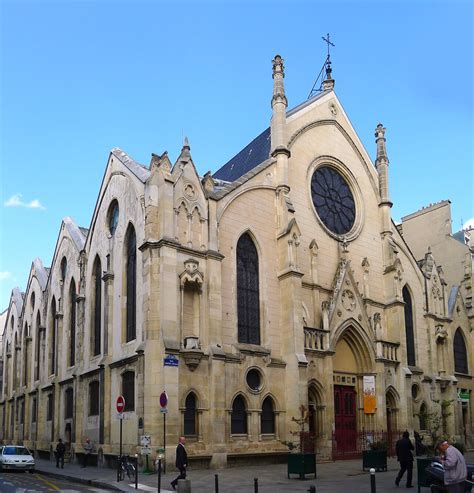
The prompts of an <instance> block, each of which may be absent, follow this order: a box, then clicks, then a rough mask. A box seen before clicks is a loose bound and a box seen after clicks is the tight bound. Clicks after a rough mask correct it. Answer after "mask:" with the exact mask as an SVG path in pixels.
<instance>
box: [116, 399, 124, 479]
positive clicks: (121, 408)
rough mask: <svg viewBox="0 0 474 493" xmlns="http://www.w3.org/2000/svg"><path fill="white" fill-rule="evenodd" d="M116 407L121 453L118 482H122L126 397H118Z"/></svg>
mask: <svg viewBox="0 0 474 493" xmlns="http://www.w3.org/2000/svg"><path fill="white" fill-rule="evenodd" d="M115 407H116V409H117V413H118V415H117V417H118V419H119V420H120V449H119V450H120V453H119V460H118V469H117V481H120V478H121V474H120V468H121V467H122V422H123V412H124V410H125V397H124V396H123V395H119V396H118V397H117V402H116V404H115Z"/></svg>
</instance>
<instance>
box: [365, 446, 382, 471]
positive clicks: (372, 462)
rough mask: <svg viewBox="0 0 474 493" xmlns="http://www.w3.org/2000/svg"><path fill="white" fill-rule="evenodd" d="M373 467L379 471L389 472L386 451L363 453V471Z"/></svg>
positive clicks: (366, 451)
mask: <svg viewBox="0 0 474 493" xmlns="http://www.w3.org/2000/svg"><path fill="white" fill-rule="evenodd" d="M371 467H373V468H374V469H375V470H377V471H386V470H387V451H386V450H364V451H363V452H362V469H363V470H364V471H365V470H366V469H370V468H371Z"/></svg>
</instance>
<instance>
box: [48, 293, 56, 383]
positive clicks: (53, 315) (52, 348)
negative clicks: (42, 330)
mask: <svg viewBox="0 0 474 493" xmlns="http://www.w3.org/2000/svg"><path fill="white" fill-rule="evenodd" d="M50 331H51V332H50V345H49V346H50V347H49V351H50V360H49V364H50V367H49V373H50V375H55V374H56V337H57V320H56V299H55V298H54V297H53V299H52V301H51V325H50Z"/></svg>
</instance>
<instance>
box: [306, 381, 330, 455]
mask: <svg viewBox="0 0 474 493" xmlns="http://www.w3.org/2000/svg"><path fill="white" fill-rule="evenodd" d="M323 396H324V389H323V387H322V385H321V383H320V382H318V381H317V380H311V381H310V382H309V385H308V415H309V416H308V430H309V433H310V435H311V437H312V439H313V442H314V446H315V449H316V450H318V451H320V450H321V446H322V445H323V444H322V443H321V442H322V441H323V439H324V437H325V431H324V413H325V409H326V406H325V404H324V399H323Z"/></svg>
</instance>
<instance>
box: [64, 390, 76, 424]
mask: <svg viewBox="0 0 474 493" xmlns="http://www.w3.org/2000/svg"><path fill="white" fill-rule="evenodd" d="M73 415H74V391H73V389H67V390H66V393H65V406H64V418H65V419H70V418H72V417H73Z"/></svg>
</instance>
